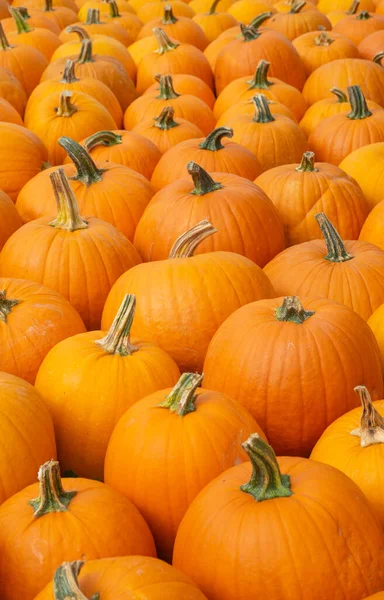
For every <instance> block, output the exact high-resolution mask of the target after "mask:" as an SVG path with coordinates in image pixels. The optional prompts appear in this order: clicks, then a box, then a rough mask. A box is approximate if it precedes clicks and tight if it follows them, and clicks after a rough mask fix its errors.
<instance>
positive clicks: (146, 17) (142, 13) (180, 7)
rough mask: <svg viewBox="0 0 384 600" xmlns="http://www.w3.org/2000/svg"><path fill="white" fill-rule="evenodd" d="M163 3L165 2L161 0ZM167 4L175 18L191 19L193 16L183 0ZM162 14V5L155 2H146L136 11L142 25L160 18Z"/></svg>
mask: <svg viewBox="0 0 384 600" xmlns="http://www.w3.org/2000/svg"><path fill="white" fill-rule="evenodd" d="M163 1H165V0H163ZM167 4H169V5H170V6H171V7H172V11H173V14H174V15H175V16H177V17H188V18H189V19H192V17H193V16H194V15H195V11H194V10H193V8H191V7H190V6H189V4H187V2H184V0H168V1H167ZM162 14H163V4H162V2H158V1H157V0H149V1H146V2H145V4H144V5H143V6H142V7H141V8H140V9H139V10H138V11H137V16H138V17H139V19H140V21H142V22H143V23H148V22H149V21H152V19H155V18H156V17H161V16H162Z"/></svg>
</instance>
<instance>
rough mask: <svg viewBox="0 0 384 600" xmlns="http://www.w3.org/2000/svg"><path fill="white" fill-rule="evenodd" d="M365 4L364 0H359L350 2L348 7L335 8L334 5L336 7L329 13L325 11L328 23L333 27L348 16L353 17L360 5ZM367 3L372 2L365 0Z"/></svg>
mask: <svg viewBox="0 0 384 600" xmlns="http://www.w3.org/2000/svg"><path fill="white" fill-rule="evenodd" d="M344 2H345V0H344ZM365 2H366V0H362V2H361V1H360V0H352V2H350V5H349V6H344V7H342V6H339V7H337V5H336V7H333V8H332V9H331V10H330V12H328V11H327V17H328V19H329V20H330V22H331V23H332V27H334V26H335V25H336V24H337V23H338V22H339V21H341V20H342V19H345V17H348V16H349V15H355V14H356V13H357V11H358V9H359V6H360V3H361V4H362V5H363V4H365ZM367 2H368V3H371V2H372V0H367ZM337 4H339V3H337ZM362 8H363V6H362ZM365 10H366V9H365ZM369 10H370V9H369Z"/></svg>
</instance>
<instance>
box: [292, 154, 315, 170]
mask: <svg viewBox="0 0 384 600" xmlns="http://www.w3.org/2000/svg"><path fill="white" fill-rule="evenodd" d="M318 170H319V169H317V168H316V167H315V153H314V152H304V154H303V157H302V159H301V163H300V165H299V166H298V167H296V171H299V172H300V173H308V172H309V173H314V172H315V171H318Z"/></svg>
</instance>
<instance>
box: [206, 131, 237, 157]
mask: <svg viewBox="0 0 384 600" xmlns="http://www.w3.org/2000/svg"><path fill="white" fill-rule="evenodd" d="M223 137H229V138H231V137H233V129H231V128H230V127H217V128H216V129H214V130H213V131H211V133H210V134H208V135H207V137H206V138H205V140H204V141H203V142H201V144H199V148H201V149H202V150H210V151H211V152H216V151H217V150H222V148H224V146H223V144H222V143H221V140H222V139H223Z"/></svg>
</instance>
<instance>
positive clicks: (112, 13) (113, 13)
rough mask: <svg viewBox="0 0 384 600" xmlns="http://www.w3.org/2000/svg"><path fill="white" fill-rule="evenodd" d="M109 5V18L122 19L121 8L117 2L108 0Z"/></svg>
mask: <svg viewBox="0 0 384 600" xmlns="http://www.w3.org/2000/svg"><path fill="white" fill-rule="evenodd" d="M108 4H109V18H110V19H121V14H120V11H119V7H118V6H117V3H116V2H115V0H108Z"/></svg>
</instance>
